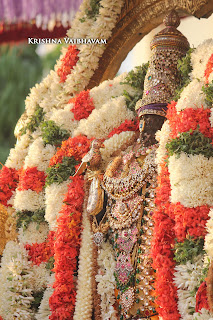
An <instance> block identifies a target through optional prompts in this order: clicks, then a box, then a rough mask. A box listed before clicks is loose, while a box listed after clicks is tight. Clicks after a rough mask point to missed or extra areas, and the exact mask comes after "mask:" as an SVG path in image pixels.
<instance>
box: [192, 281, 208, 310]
mask: <svg viewBox="0 0 213 320" xmlns="http://www.w3.org/2000/svg"><path fill="white" fill-rule="evenodd" d="M202 308H204V309H206V310H210V308H209V303H208V298H207V286H206V282H205V281H204V282H202V283H201V285H200V287H199V289H198V291H197V294H196V307H195V311H196V312H199V311H200V310H201V309H202Z"/></svg>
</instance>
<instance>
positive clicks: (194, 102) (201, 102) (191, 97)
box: [176, 79, 209, 111]
mask: <svg viewBox="0 0 213 320" xmlns="http://www.w3.org/2000/svg"><path fill="white" fill-rule="evenodd" d="M204 84H205V82H204V81H202V80H199V79H194V80H192V81H191V82H190V83H189V85H188V86H187V87H186V88H184V89H183V91H182V93H181V96H180V99H179V100H178V102H177V104H176V109H177V111H182V110H184V109H186V108H193V109H198V108H202V107H203V108H204V109H208V108H209V106H208V105H207V104H206V102H205V94H204V93H203V91H202V87H203V86H204Z"/></svg>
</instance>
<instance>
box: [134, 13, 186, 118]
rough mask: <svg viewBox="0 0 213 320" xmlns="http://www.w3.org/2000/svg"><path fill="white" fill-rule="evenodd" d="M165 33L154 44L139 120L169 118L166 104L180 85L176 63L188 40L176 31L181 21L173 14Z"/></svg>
mask: <svg viewBox="0 0 213 320" xmlns="http://www.w3.org/2000/svg"><path fill="white" fill-rule="evenodd" d="M164 24H165V26H166V28H165V29H163V30H162V31H160V32H159V33H157V34H156V35H155V37H154V39H153V40H152V41H151V44H150V46H151V50H152V55H151V59H150V62H149V68H148V71H147V74H146V77H145V81H144V92H143V97H142V99H141V100H139V101H138V102H137V103H136V108H135V109H136V110H137V112H138V116H139V117H140V116H142V115H143V114H157V115H161V116H165V115H166V110H167V107H166V106H167V104H168V102H170V99H171V98H172V97H173V96H174V93H175V90H176V88H177V86H178V85H179V83H180V78H179V74H178V70H177V63H178V60H179V59H180V58H182V57H183V56H184V55H185V54H186V52H187V50H188V49H189V43H188V40H187V39H186V37H184V35H183V34H182V33H181V32H180V31H178V30H177V29H176V28H177V27H178V26H179V24H180V18H179V16H178V14H177V13H176V11H175V10H172V11H171V12H170V13H169V14H168V15H167V16H166V17H165V18H164Z"/></svg>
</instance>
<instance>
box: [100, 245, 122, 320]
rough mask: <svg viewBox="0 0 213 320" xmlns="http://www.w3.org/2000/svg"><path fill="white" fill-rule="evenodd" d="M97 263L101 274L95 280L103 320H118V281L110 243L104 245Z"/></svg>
mask: <svg viewBox="0 0 213 320" xmlns="http://www.w3.org/2000/svg"><path fill="white" fill-rule="evenodd" d="M97 262H98V266H99V272H98V274H97V275H96V277H95V279H96V282H97V283H98V286H97V291H98V294H99V295H100V296H101V313H102V319H103V320H117V316H116V313H117V312H116V310H115V309H114V307H113V305H114V304H115V302H116V299H115V294H114V290H115V288H116V281H115V277H114V271H115V259H114V253H113V250H112V246H111V245H110V244H109V243H108V242H105V243H103V244H102V247H101V250H100V254H99V256H98V260H97Z"/></svg>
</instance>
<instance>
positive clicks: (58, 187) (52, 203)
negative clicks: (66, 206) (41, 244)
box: [45, 180, 70, 230]
mask: <svg viewBox="0 0 213 320" xmlns="http://www.w3.org/2000/svg"><path fill="white" fill-rule="evenodd" d="M69 183H70V180H67V181H64V182H62V183H60V184H58V183H53V184H51V185H50V186H47V187H46V189H45V195H46V197H45V204H46V211H45V220H46V221H47V222H48V223H49V227H50V230H55V229H56V227H57V224H56V220H57V217H58V216H59V212H60V210H61V208H62V205H63V200H64V196H65V194H66V193H67V190H68V184H69Z"/></svg>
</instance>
